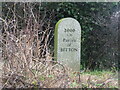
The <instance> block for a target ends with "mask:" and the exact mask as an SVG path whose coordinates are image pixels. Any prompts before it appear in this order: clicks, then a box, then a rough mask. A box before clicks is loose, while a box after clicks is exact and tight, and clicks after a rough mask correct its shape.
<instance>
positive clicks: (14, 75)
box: [0, 3, 65, 87]
mask: <svg viewBox="0 0 120 90" xmlns="http://www.w3.org/2000/svg"><path fill="white" fill-rule="evenodd" d="M6 5H9V7H8V8H7V10H8V12H4V13H7V16H3V17H4V18H1V20H2V21H3V27H2V28H1V30H2V36H0V39H1V40H2V42H1V43H2V60H3V62H4V66H3V72H4V73H3V87H33V86H34V85H37V86H39V87H48V84H47V83H50V82H51V84H52V82H53V83H54V81H55V79H57V78H59V77H61V75H63V74H64V73H65V70H64V66H63V65H61V64H60V63H58V62H57V61H53V60H52V59H53V57H52V55H53V52H54V51H53V50H51V48H50V46H51V45H50V44H51V40H52V39H53V28H52V27H51V17H52V12H51V14H50V16H49V19H46V17H47V15H46V12H44V15H42V14H40V12H39V13H36V12H34V10H33V9H34V8H35V5H36V3H10V4H8V3H6ZM40 5H41V3H39V6H40ZM18 6H23V9H24V10H23V11H24V12H23V17H21V16H20V15H19V14H17V13H16V11H17V9H16V7H18ZM41 16H42V19H41ZM19 20H22V22H21V23H20V22H19ZM20 24H21V25H23V26H20ZM56 67H57V68H56ZM59 67H62V68H60V69H59ZM55 69H56V70H55ZM58 72H59V73H58ZM55 73H57V74H56V75H55ZM50 75H51V77H53V76H54V79H51V78H50V80H49V77H50ZM45 78H48V79H47V81H46V80H43V81H42V80H41V79H45ZM51 80H52V81H51ZM46 84H47V85H46Z"/></svg>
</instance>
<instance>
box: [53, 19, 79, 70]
mask: <svg viewBox="0 0 120 90" xmlns="http://www.w3.org/2000/svg"><path fill="white" fill-rule="evenodd" d="M54 35H55V37H54V38H55V40H54V48H55V52H54V58H55V59H56V60H57V61H58V62H60V63H62V64H64V65H66V66H68V67H70V68H71V69H72V70H74V71H80V58H81V27H80V24H79V22H78V21H77V20H75V19H73V18H63V19H61V20H59V21H58V23H57V24H56V27H55V34H54Z"/></svg>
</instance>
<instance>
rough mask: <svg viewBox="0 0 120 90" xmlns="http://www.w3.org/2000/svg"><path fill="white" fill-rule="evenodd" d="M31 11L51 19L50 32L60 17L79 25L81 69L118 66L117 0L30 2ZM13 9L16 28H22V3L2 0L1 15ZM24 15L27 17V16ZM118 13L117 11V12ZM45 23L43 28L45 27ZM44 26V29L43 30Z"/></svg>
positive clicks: (114, 67) (23, 25)
mask: <svg viewBox="0 0 120 90" xmlns="http://www.w3.org/2000/svg"><path fill="white" fill-rule="evenodd" d="M30 6H31V7H32V9H33V11H34V13H38V14H39V16H37V17H38V18H41V19H44V22H47V21H48V20H49V19H50V20H51V23H50V26H51V27H52V34H51V36H53V34H54V28H55V24H56V23H57V22H58V21H59V20H60V19H61V18H66V17H72V18H75V19H77V20H78V21H79V23H80V25H81V28H82V29H81V32H82V38H81V44H82V50H81V69H86V70H95V69H98V70H102V69H118V65H120V64H118V17H117V16H115V15H114V14H115V13H116V12H118V11H119V10H120V3H118V2H79V3H78V2H43V3H35V2H34V3H30ZM7 7H9V8H16V14H18V15H19V16H18V21H19V27H18V28H24V27H25V23H26V22H25V21H24V20H23V19H25V18H20V17H24V6H23V3H16V7H14V3H3V18H5V17H6V16H9V18H11V17H13V15H12V14H9V15H7V13H6V12H8V10H9V8H7ZM29 13H30V12H29V8H28V13H27V14H28V15H29ZM27 14H26V16H27ZM119 14H120V13H119ZM45 27H46V26H45V24H44V28H45ZM44 28H43V29H44ZM53 43H54V39H52V41H51V47H50V48H51V51H53V49H54V47H53V46H54V45H53Z"/></svg>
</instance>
